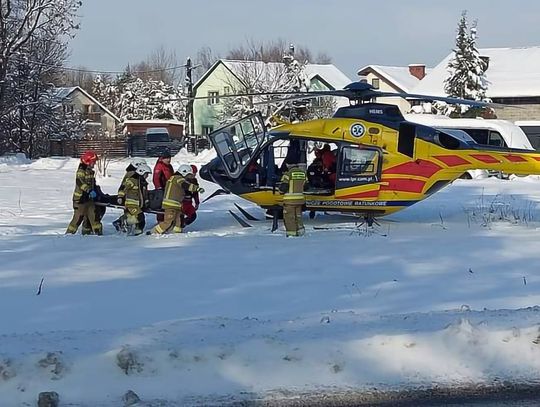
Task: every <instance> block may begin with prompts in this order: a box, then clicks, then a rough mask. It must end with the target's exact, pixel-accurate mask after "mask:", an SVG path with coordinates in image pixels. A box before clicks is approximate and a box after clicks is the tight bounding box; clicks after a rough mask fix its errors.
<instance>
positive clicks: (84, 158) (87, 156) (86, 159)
mask: <svg viewBox="0 0 540 407" xmlns="http://www.w3.org/2000/svg"><path fill="white" fill-rule="evenodd" d="M97 160H98V156H97V154H96V153H95V152H94V151H91V150H88V151H86V152H85V153H84V154H83V155H81V162H82V163H83V164H86V165H91V164H95V163H96V161H97Z"/></svg>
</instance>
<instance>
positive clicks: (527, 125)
mask: <svg viewBox="0 0 540 407" xmlns="http://www.w3.org/2000/svg"><path fill="white" fill-rule="evenodd" d="M514 124H515V125H516V126H519V127H520V128H521V130H523V131H524V132H525V134H526V135H527V138H528V139H529V141H530V142H531V144H532V146H533V148H534V149H535V150H537V151H540V121H538V120H518V121H516V122H514Z"/></svg>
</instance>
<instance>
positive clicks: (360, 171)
mask: <svg viewBox="0 0 540 407" xmlns="http://www.w3.org/2000/svg"><path fill="white" fill-rule="evenodd" d="M378 167H379V152H378V151H377V150H366V149H361V148H355V147H344V148H343V150H342V159H341V165H340V173H341V175H345V176H350V175H356V176H358V175H362V176H364V175H366V176H368V175H376V174H377V169H378Z"/></svg>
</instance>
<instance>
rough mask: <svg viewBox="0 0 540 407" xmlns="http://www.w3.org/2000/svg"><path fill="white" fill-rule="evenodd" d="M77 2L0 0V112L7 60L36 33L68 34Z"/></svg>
mask: <svg viewBox="0 0 540 407" xmlns="http://www.w3.org/2000/svg"><path fill="white" fill-rule="evenodd" d="M81 4H82V3H81V1H79V0H1V1H0V114H1V113H2V106H3V102H4V97H5V93H6V77H7V75H8V70H9V69H10V63H12V62H13V59H16V58H17V56H18V55H19V52H20V51H22V49H23V47H25V46H26V45H27V44H28V43H29V42H30V41H31V39H32V38H35V37H36V34H38V33H43V32H49V33H51V34H53V35H54V36H55V37H61V36H66V35H71V33H72V32H73V30H76V29H78V28H79V26H78V24H77V23H76V22H75V20H76V12H77V10H78V9H79V7H80V6H81Z"/></svg>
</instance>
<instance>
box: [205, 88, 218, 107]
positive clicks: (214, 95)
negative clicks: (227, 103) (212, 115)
mask: <svg viewBox="0 0 540 407" xmlns="http://www.w3.org/2000/svg"><path fill="white" fill-rule="evenodd" d="M218 103H219V92H213V91H211V92H208V104H209V105H215V104H218Z"/></svg>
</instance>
